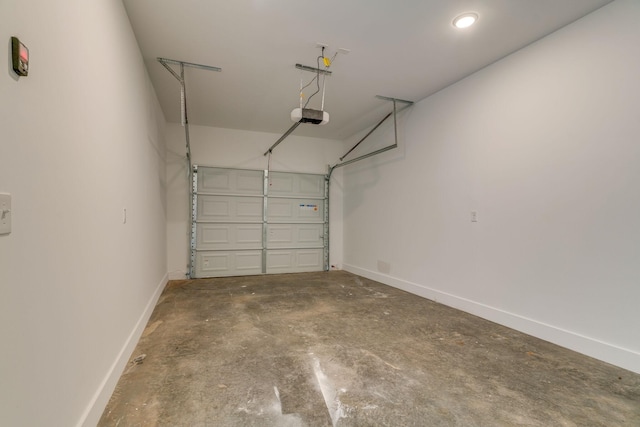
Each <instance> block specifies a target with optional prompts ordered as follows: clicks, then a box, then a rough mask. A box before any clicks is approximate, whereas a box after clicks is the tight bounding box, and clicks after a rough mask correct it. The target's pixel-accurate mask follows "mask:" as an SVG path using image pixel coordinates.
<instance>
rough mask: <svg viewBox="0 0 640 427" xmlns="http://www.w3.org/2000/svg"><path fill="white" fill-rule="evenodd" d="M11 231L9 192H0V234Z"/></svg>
mask: <svg viewBox="0 0 640 427" xmlns="http://www.w3.org/2000/svg"><path fill="white" fill-rule="evenodd" d="M9 233H11V194H6V193H0V234H9Z"/></svg>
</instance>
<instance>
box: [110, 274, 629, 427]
mask: <svg viewBox="0 0 640 427" xmlns="http://www.w3.org/2000/svg"><path fill="white" fill-rule="evenodd" d="M142 355H144V359H143V360H140V359H142V357H141V356H142ZM136 357H139V359H138V361H137V362H136V361H134V358H136ZM618 425H624V426H640V375H638V374H634V373H632V372H629V371H626V370H624V369H620V368H617V367H614V366H611V365H608V364H606V363H603V362H600V361H597V360H594V359H591V358H589V357H586V356H583V355H580V354H577V353H574V352H572V351H569V350H566V349H563V348H560V347H558V346H555V345H553V344H550V343H548V342H545V341H541V340H539V339H536V338H532V337H530V336H527V335H524V334H522V333H519V332H516V331H513V330H511V329H508V328H505V327H502V326H499V325H496V324H494V323H491V322H488V321H485V320H482V319H480V318H478V317H474V316H471V315H468V314H465V313H462V312H460V311H457V310H454V309H451V308H448V307H445V306H443V305H440V304H438V303H434V302H432V301H428V300H425V299H422V298H420V297H417V296H414V295H411V294H408V293H405V292H403V291H400V290H397V289H394V288H391V287H388V286H385V285H382V284H380V283H377V282H373V281H370V280H367V279H364V278H361V277H358V276H355V275H352V274H349V273H346V272H341V271H336V272H323V273H308V274H289V275H274V276H254V277H238V278H225V279H210V280H202V279H201V280H189V281H175V282H170V283H169V285H168V286H167V288H166V289H165V291H164V293H163V294H162V296H161V297H160V300H159V302H158V304H157V306H156V308H155V311H154V312H153V315H152V317H151V319H150V321H149V324H148V325H147V327H146V329H145V331H144V333H143V336H142V338H141V339H140V342H139V343H138V346H137V348H136V350H135V351H134V354H133V356H132V360H131V361H130V363H129V364H128V367H127V368H126V370H125V372H124V373H123V374H122V377H121V379H120V381H119V383H118V385H117V388H116V390H115V392H114V394H113V396H112V398H111V400H110V402H109V404H108V406H107V408H106V410H105V412H104V414H103V416H102V418H101V420H100V422H99V426H243V427H245V426H261V427H264V426H342V427H346V426H618Z"/></svg>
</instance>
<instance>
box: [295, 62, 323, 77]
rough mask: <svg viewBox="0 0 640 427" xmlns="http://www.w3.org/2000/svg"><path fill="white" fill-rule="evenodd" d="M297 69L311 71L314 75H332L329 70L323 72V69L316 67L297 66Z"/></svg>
mask: <svg viewBox="0 0 640 427" xmlns="http://www.w3.org/2000/svg"><path fill="white" fill-rule="evenodd" d="M296 68H297V69H298V70H302V71H310V72H312V73H320V74H325V75H327V76H330V75H331V71H329V70H323V69H322V68H316V67H309V66H308V65H302V64H296Z"/></svg>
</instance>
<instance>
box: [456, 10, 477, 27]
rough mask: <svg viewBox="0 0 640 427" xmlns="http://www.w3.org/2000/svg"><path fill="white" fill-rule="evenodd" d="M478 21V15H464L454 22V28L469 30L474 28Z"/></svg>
mask: <svg viewBox="0 0 640 427" xmlns="http://www.w3.org/2000/svg"><path fill="white" fill-rule="evenodd" d="M477 20H478V14H476V13H463V14H462V15H460V16H457V17H456V19H454V20H453V26H454V27H456V28H467V27H470V26H472V25H473V24H474V23H475V22H476V21H477Z"/></svg>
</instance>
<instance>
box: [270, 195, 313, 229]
mask: <svg viewBox="0 0 640 427" xmlns="http://www.w3.org/2000/svg"><path fill="white" fill-rule="evenodd" d="M267 221H269V222H289V223H292V222H323V221H324V200H313V199H280V198H271V199H269V204H268V206H267Z"/></svg>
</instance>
